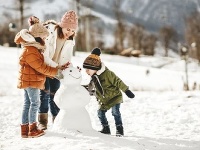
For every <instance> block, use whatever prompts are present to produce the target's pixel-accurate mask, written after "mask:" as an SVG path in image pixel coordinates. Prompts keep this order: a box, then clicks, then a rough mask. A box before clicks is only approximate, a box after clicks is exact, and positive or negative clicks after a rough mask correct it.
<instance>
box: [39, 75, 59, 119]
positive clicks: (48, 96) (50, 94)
mask: <svg viewBox="0 0 200 150" xmlns="http://www.w3.org/2000/svg"><path fill="white" fill-rule="evenodd" d="M59 88H60V81H59V80H58V79H56V78H54V79H51V78H48V77H47V78H46V81H45V89H44V90H40V107H39V113H48V111H49V108H50V112H51V114H52V116H57V114H58V112H59V111H60V108H58V106H57V105H56V103H55V101H54V96H55V93H56V92H57V90H58V89H59Z"/></svg>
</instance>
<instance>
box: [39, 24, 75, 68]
mask: <svg viewBox="0 0 200 150" xmlns="http://www.w3.org/2000/svg"><path fill="white" fill-rule="evenodd" d="M54 27H55V25H53V24H48V27H47V29H48V31H49V36H48V37H47V38H46V39H45V44H46V50H45V51H44V53H43V55H44V61H45V63H46V64H48V65H49V66H51V67H57V66H58V65H63V64H66V63H67V62H71V59H72V56H73V47H74V45H75V41H74V40H66V41H65V43H64V45H63V48H62V50H61V53H60V58H59V60H58V63H56V62H54V61H53V60H52V58H53V56H54V54H55V50H56V39H57V29H56V30H54Z"/></svg>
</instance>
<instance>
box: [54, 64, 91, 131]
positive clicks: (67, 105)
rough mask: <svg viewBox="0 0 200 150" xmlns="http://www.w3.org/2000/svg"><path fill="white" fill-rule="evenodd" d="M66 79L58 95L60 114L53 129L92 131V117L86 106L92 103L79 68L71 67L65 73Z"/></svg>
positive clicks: (62, 82) (63, 80) (62, 81)
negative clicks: (82, 83) (83, 84)
mask: <svg viewBox="0 0 200 150" xmlns="http://www.w3.org/2000/svg"><path fill="white" fill-rule="evenodd" d="M63 75H64V79H62V80H61V88H60V89H59V91H58V94H56V98H57V100H58V106H59V108H60V112H59V113H58V116H57V117H56V119H55V121H54V124H53V129H54V130H60V131H62V132H64V131H69V130H70V131H77V132H84V131H91V130H93V129H92V125H91V120H90V116H89V114H88V112H87V110H86V108H85V106H86V105H87V104H88V103H89V101H90V96H89V93H88V92H87V90H86V89H85V88H84V87H83V86H81V72H80V70H79V69H78V68H75V67H69V68H67V69H65V70H64V71H63Z"/></svg>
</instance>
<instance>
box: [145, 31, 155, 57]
mask: <svg viewBox="0 0 200 150" xmlns="http://www.w3.org/2000/svg"><path fill="white" fill-rule="evenodd" d="M156 41H157V37H156V36H155V35H153V34H145V35H144V38H143V40H142V49H143V54H145V55H152V56H153V55H154V54H155V51H154V50H155V47H156Z"/></svg>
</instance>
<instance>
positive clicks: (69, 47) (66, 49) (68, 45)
mask: <svg viewBox="0 0 200 150" xmlns="http://www.w3.org/2000/svg"><path fill="white" fill-rule="evenodd" d="M74 45H75V41H74V40H67V41H66V42H65V44H64V46H63V49H62V51H61V54H60V58H59V65H63V64H66V63H67V62H71V59H72V56H73V47H74Z"/></svg>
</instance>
